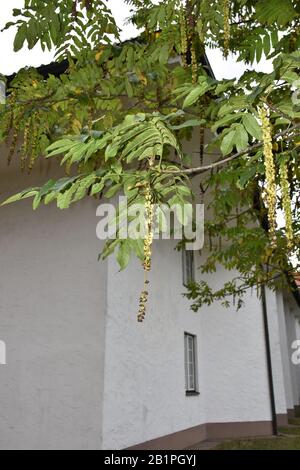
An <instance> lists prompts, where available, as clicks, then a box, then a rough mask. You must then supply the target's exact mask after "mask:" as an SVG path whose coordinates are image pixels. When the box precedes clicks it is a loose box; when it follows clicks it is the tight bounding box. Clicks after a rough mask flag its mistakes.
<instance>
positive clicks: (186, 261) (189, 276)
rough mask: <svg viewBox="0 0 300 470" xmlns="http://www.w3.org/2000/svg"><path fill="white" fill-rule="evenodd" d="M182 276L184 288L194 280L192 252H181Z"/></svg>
mask: <svg viewBox="0 0 300 470" xmlns="http://www.w3.org/2000/svg"><path fill="white" fill-rule="evenodd" d="M182 274H183V284H184V285H185V286H186V285H187V284H189V283H190V282H192V281H194V280H195V263H194V252H193V251H191V250H185V249H183V250H182Z"/></svg>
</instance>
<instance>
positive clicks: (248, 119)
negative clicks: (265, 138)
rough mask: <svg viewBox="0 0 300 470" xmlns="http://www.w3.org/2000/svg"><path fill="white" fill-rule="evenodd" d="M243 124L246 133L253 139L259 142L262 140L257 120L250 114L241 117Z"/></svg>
mask: <svg viewBox="0 0 300 470" xmlns="http://www.w3.org/2000/svg"><path fill="white" fill-rule="evenodd" d="M243 124H244V126H245V129H246V131H247V132H248V133H249V134H250V135H251V136H252V137H254V138H255V139H257V140H261V139H262V130H261V127H260V126H259V124H258V122H257V120H256V119H255V117H254V116H252V114H249V113H248V114H244V115H243Z"/></svg>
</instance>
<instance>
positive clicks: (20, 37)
mask: <svg viewBox="0 0 300 470" xmlns="http://www.w3.org/2000/svg"><path fill="white" fill-rule="evenodd" d="M26 35H27V25H26V23H23V24H22V25H21V26H20V28H19V29H18V32H17V34H16V36H15V40H14V51H15V52H18V51H19V50H20V49H22V47H23V44H24V41H25V39H26Z"/></svg>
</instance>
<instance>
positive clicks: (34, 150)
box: [28, 113, 40, 172]
mask: <svg viewBox="0 0 300 470" xmlns="http://www.w3.org/2000/svg"><path fill="white" fill-rule="evenodd" d="M39 125H40V120H39V115H38V113H34V115H33V116H32V118H31V123H30V127H31V128H32V137H31V142H30V144H31V148H30V149H28V150H30V159H29V164H28V171H29V172H31V170H32V169H33V166H34V164H35V161H36V159H37V157H38V145H39Z"/></svg>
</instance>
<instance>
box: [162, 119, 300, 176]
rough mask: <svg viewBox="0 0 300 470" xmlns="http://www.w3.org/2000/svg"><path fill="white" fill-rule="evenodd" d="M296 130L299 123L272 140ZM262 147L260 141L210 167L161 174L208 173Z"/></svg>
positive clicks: (299, 127) (166, 171) (204, 166)
mask: <svg viewBox="0 0 300 470" xmlns="http://www.w3.org/2000/svg"><path fill="white" fill-rule="evenodd" d="M296 129H300V123H299V124H295V125H294V126H292V127H290V128H288V129H285V130H284V131H281V132H278V134H276V135H275V136H274V139H278V138H279V137H284V136H285V135H287V134H289V133H290V132H292V131H294V130H296ZM297 135H298V134H297ZM262 146H263V142H262V141H260V142H257V143H256V144H254V145H251V146H250V147H248V148H246V149H245V150H242V151H241V152H237V153H234V154H233V155H231V156H230V157H227V158H224V159H223V160H218V161H216V162H214V163H211V164H210V165H203V166H199V167H196V168H188V169H184V170H163V173H172V174H180V175H181V174H185V175H197V174H200V173H205V172H206V171H209V170H212V169H214V168H217V167H219V166H222V165H224V164H225V163H229V162H231V161H232V160H236V159H237V158H239V157H241V156H243V155H246V154H247V153H251V152H253V150H257V149H259V148H260V147H262Z"/></svg>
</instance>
